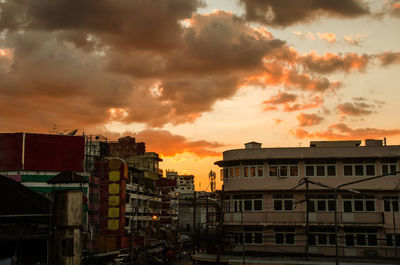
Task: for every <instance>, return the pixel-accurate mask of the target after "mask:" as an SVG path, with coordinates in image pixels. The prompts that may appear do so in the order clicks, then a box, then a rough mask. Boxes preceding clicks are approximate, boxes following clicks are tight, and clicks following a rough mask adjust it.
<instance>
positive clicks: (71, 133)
mask: <svg viewBox="0 0 400 265" xmlns="http://www.w3.org/2000/svg"><path fill="white" fill-rule="evenodd" d="M77 132H78V129H75V130H73V131H72V132H69V133H67V135H70V136H74V135H75V134H76V133H77Z"/></svg>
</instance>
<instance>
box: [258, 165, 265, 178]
mask: <svg viewBox="0 0 400 265" xmlns="http://www.w3.org/2000/svg"><path fill="white" fill-rule="evenodd" d="M257 173H258V174H257V176H259V177H263V176H264V167H263V166H258V170H257Z"/></svg>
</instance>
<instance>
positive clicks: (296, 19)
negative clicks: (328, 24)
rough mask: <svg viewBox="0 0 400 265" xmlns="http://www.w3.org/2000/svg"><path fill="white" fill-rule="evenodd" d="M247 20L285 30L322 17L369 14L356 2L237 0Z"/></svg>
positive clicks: (355, 0) (337, 0)
mask: <svg viewBox="0 0 400 265" xmlns="http://www.w3.org/2000/svg"><path fill="white" fill-rule="evenodd" d="M240 2H241V3H243V4H244V6H245V9H246V14H245V16H246V19H247V20H249V21H252V22H258V23H262V24H266V25H272V26H278V27H286V26H290V25H293V24H296V23H303V22H309V21H312V20H315V19H317V18H319V17H321V16H332V17H345V18H356V17H360V16H363V15H366V14H369V8H368V6H367V5H366V3H365V2H364V1H361V0H360V1H359V0H335V1H327V0H280V1H276V0H240Z"/></svg>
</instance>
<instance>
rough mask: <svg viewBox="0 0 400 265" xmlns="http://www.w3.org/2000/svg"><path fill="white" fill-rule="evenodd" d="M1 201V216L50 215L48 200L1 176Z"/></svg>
mask: <svg viewBox="0 0 400 265" xmlns="http://www.w3.org/2000/svg"><path fill="white" fill-rule="evenodd" d="M0 201H1V203H0V213H1V215H7V214H47V213H50V200H49V199H48V198H46V197H44V196H42V195H40V194H39V193H37V192H34V191H33V190H31V189H29V188H27V187H25V186H24V185H22V184H20V183H18V182H16V181H14V180H12V179H9V178H7V177H4V176H1V175H0Z"/></svg>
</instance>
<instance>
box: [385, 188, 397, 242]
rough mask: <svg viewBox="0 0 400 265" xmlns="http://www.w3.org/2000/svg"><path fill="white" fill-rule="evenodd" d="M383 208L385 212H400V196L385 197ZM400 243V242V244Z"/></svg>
mask: <svg viewBox="0 0 400 265" xmlns="http://www.w3.org/2000/svg"><path fill="white" fill-rule="evenodd" d="M383 208H384V211H385V212H392V211H395V212H398V211H399V196H384V197H383ZM399 243H400V242H399Z"/></svg>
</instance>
